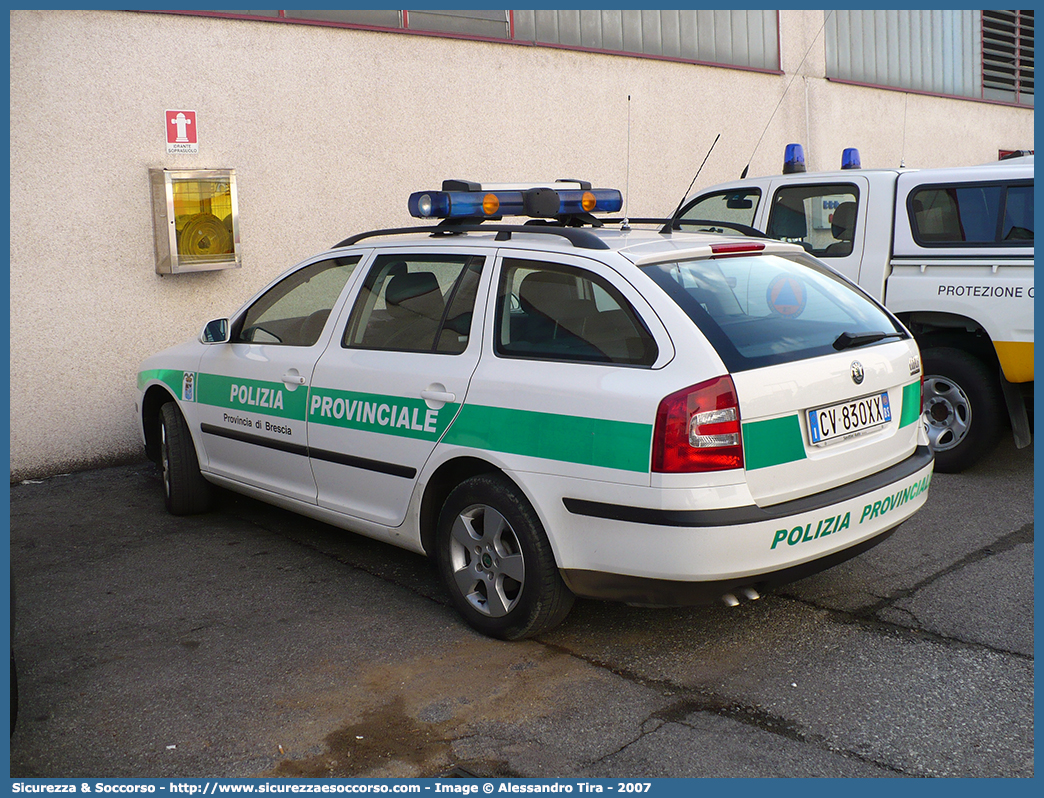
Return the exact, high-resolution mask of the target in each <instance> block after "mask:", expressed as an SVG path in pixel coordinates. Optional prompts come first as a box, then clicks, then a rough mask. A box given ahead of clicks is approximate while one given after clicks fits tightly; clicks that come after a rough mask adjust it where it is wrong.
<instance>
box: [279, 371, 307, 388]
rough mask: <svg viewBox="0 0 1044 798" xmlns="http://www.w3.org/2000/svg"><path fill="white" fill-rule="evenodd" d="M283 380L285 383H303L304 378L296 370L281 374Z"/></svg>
mask: <svg viewBox="0 0 1044 798" xmlns="http://www.w3.org/2000/svg"><path fill="white" fill-rule="evenodd" d="M283 382H285V383H286V384H287V385H304V384H305V378H304V377H302V376H301V375H300V374H297V373H296V372H291V371H288V372H287V373H286V374H284V375H283Z"/></svg>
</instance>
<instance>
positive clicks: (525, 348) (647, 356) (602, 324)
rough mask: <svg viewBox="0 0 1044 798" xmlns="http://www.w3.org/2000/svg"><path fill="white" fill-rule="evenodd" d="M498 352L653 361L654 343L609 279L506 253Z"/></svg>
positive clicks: (638, 363)
mask: <svg viewBox="0 0 1044 798" xmlns="http://www.w3.org/2000/svg"><path fill="white" fill-rule="evenodd" d="M496 325H497V338H496V352H497V354H498V355H500V356H502V357H518V358H533V359H539V360H564V361H572V362H578V363H615V364H619V365H629V366H651V365H652V364H653V362H655V360H656V354H657V349H656V343H655V341H654V340H653V337H652V335H650V334H649V331H648V330H647V329H646V327H645V325H644V324H643V323H642V321H641V319H640V318H639V317H638V315H637V314H636V313H635V311H634V309H633V308H632V307H631V306H630V304H629V303H628V302H627V300H626V299H624V297H623V296H622V295H621V294H620V292H619V291H617V290H616V288H614V287H613V286H612V284H610V283H609V282H608V281H606V280H604V279H602V278H601V277H599V276H598V275H596V274H592V273H591V272H588V271H585V270H583V269H576V268H573V267H571V266H561V265H557V264H555V265H551V264H547V263H542V262H540V261H527V260H520V259H514V258H506V259H505V260H504V265H503V268H502V270H501V277H500V288H499V292H498V295H497V318H496Z"/></svg>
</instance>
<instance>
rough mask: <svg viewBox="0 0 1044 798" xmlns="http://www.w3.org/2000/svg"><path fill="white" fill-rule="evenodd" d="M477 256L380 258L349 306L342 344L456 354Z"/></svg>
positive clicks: (467, 321)
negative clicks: (349, 313) (352, 305)
mask: <svg viewBox="0 0 1044 798" xmlns="http://www.w3.org/2000/svg"><path fill="white" fill-rule="evenodd" d="M483 260H484V258H482V257H481V256H469V255H422V254H416V255H414V254H410V255H407V256H402V255H381V256H380V257H378V258H377V259H376V260H375V261H374V264H373V266H372V267H370V272H369V274H367V275H366V281H365V283H364V284H363V287H362V290H361V291H360V292H359V296H358V298H357V299H356V301H355V307H353V308H352V315H351V316H350V317H349V319H348V327H347V329H346V330H345V333H344V340H343V342H342V345H343V346H345V347H350V348H355V349H387V350H393V351H398V352H433V353H439V354H450V355H455V354H460V353H461V352H463V351H464V350H465V349H466V348H467V345H468V340H469V338H470V336H471V322H472V317H473V314H474V308H475V295H476V291H477V289H478V283H479V278H480V277H481V275H482V263H483Z"/></svg>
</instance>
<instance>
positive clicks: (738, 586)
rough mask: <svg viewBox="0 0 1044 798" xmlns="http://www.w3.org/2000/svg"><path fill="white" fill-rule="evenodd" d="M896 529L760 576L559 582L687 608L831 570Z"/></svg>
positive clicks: (597, 593)
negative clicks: (729, 595) (700, 579)
mask: <svg viewBox="0 0 1044 798" xmlns="http://www.w3.org/2000/svg"><path fill="white" fill-rule="evenodd" d="M898 528H899V527H898V526H893V527H892V528H891V529H887V530H885V531H884V532H881V533H879V534H878V535H875V536H874V537H872V538H869V539H867V540H863V541H862V542H860V543H857V544H855V545H854V546H850V547H849V548H847V549H841V550H840V551H836V552H834V553H833V554H828V555H826V556H824V557H820V558H819V559H816V560H811V561H809V562H806V563H802V564H801V565H792V566H790V567H789V568H782V569H780V570H778V571H772V572H769V573H764V574H756V575H752V576H744V577H736V578H733V579H717V580H714V581H708V582H678V581H675V580H672V579H652V578H648V577H641V576H627V575H625V574H608V573H604V572H600V571H581V570H576V569H570V570H564V571H562V572H561V574H562V579H563V580H564V581H565V583H566V585H567V586H568V587H569V589H570V590H572V591H573V593H575V594H576V595H578V596H583V597H585V598H595V599H604V600H606V601H621V602H624V603H626V604H635V605H639V606H646V607H689V606H694V605H699V604H716V603H718V602H719V601H721V600H722V598H723V597H724V596H725V594H727V593H732V594H735V593H741V592H742V590H743V588H747V587H749V588H754V590H756V591H758V592H759V593H762V592H764V591H766V590H769V589H771V588H773V587H778V586H780V585H785V584H787V583H789V582H796V581H797V580H798V579H804V578H805V577H806V576H812V574H817V573H819V572H820V571H825V570H827V569H828V568H833V567H834V566H835V565H838V564H839V563H843V562H844V561H845V560H850V559H852V558H853V557H855V556H857V555H859V554H862V553H863V552H864V551H867V550H868V549H872V548H873V547H874V546H876V545H877V544H878V543H882V542H884V541H885V540H887V539H888V538H890V537H891V536H892V533H893V532H895V530H897V529H898Z"/></svg>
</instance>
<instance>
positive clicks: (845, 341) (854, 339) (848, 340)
mask: <svg viewBox="0 0 1044 798" xmlns="http://www.w3.org/2000/svg"><path fill="white" fill-rule="evenodd" d="M905 337H906V333H901V332H890V333H886V332H864V333H850V332H843V333H841V334H840V335H839V336H837V339H836V340H835V341H834V349H836V350H837V351H838V352H840V351H841V350H843V349H853V348H855V347H858V346H866V345H867V344H876V343H877V342H878V341H883V340H884V339H885V338H905Z"/></svg>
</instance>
